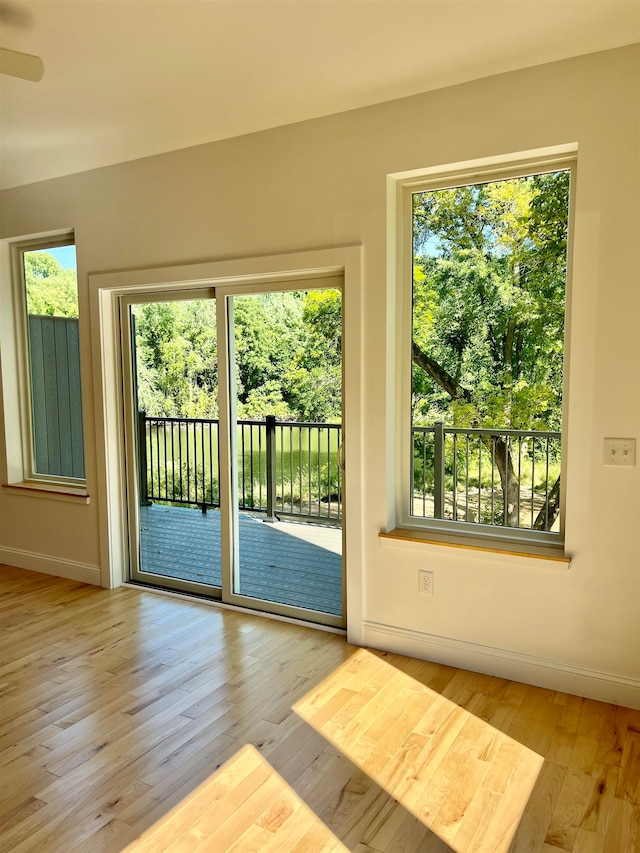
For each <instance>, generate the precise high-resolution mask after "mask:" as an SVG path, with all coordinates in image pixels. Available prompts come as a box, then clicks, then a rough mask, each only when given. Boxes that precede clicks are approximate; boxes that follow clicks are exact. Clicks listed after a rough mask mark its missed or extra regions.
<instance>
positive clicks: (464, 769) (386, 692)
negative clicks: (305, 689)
mask: <svg viewBox="0 0 640 853" xmlns="http://www.w3.org/2000/svg"><path fill="white" fill-rule="evenodd" d="M293 709H294V711H295V712H296V713H297V714H299V715H300V716H301V717H302V718H303V719H304V720H305V721H306V722H307V723H308V724H309V725H311V726H312V727H313V728H314V729H316V731H318V732H319V733H320V734H322V736H323V737H324V738H326V740H328V741H329V742H330V743H332V744H333V745H334V746H335V747H336V748H337V749H339V750H340V751H341V752H342V753H343V754H344V755H345V756H346V757H347V758H349V759H350V761H351V762H352V763H353V764H354V765H356V766H357V767H359V768H360V769H361V770H362V771H363V772H364V773H366V774H367V775H368V776H369V777H370V778H371V779H373V780H374V781H375V782H376V783H377V784H378V785H379V786H380V787H381V788H383V789H384V790H385V791H386V792H387V793H388V794H389V795H390V796H392V797H393V798H394V799H396V800H397V801H398V802H399V803H400V804H401V805H402V806H403V807H404V808H405V809H406V810H407V811H408V812H410V813H411V814H413V815H415V817H417V818H418V819H419V820H420V821H421V822H422V823H423V824H424V825H425V826H427V827H428V828H429V829H430V830H431V831H432V832H434V833H435V834H436V835H438V836H439V837H440V838H441V839H443V840H444V841H445V842H446V843H447V844H448V845H449V846H450V847H451V849H452V850H454V851H456V853H468V851H470V850H474V851H478V853H480V851H485V853H502V851H505V853H506V851H507V850H508V849H509V846H510V843H511V841H512V840H513V836H514V834H515V832H516V830H517V828H518V824H519V822H520V819H521V817H522V814H523V812H524V810H525V807H526V805H527V803H528V801H529V797H530V796H531V792H532V790H533V787H534V785H535V782H536V779H537V778H538V775H539V773H540V771H541V769H542V765H543V763H544V759H543V758H542V757H541V756H540V755H538V754H537V753H535V752H533V751H532V750H530V749H527V747H525V746H523V745H522V744H520V743H518V742H517V741H515V740H513V739H512V738H509V737H507V736H506V735H505V734H503V733H502V732H501V731H499V730H498V729H495V728H494V727H493V726H491V725H489V724H488V723H486V722H484V721H483V720H481V719H479V718H478V717H475V716H474V715H473V714H471V713H470V712H469V711H466V710H465V709H464V708H461V707H460V706H459V705H456V704H455V702H452V701H450V700H449V699H447V698H445V697H444V696H441V695H440V694H439V693H437V692H436V691H434V690H431V689H430V688H429V687H426V686H425V685H423V684H421V683H420V682H418V681H416V680H415V679H413V678H411V677H410V676H409V675H407V674H406V673H404V672H401V671H400V670H398V669H396V668H395V667H394V666H392V665H391V664H389V663H387V662H386V661H384V660H383V659H382V658H381V657H379V656H377V655H375V654H372V653H371V652H368V651H366V650H365V649H360V650H359V651H358V652H357V653H356V654H355V655H353V656H352V657H351V658H350V659H349V660H348V661H347V662H346V663H344V664H343V665H342V666H341V667H339V668H338V669H337V670H335V671H334V672H333V673H332V674H331V675H330V676H329V677H328V678H327V679H325V680H324V681H323V682H322V683H321V684H320V685H319V686H318V687H316V688H314V690H312V691H311V692H310V693H309V694H308V695H307V696H305V697H304V698H303V699H302V700H301V701H300V702H298V703H296V704H295V705H294V708H293Z"/></svg>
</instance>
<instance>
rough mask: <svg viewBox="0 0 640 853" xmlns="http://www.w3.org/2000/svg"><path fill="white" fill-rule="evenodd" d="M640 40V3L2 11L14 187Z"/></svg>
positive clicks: (6, 5)
mask: <svg viewBox="0 0 640 853" xmlns="http://www.w3.org/2000/svg"><path fill="white" fill-rule="evenodd" d="M637 41H640V0H0V44H2V46H3V47H6V48H10V49H12V50H20V51H25V52H27V53H34V54H37V55H39V56H41V57H42V58H43V60H44V66H45V75H44V78H43V79H42V81H41V82H40V83H30V82H26V81H23V80H17V79H12V78H9V77H0V187H12V186H18V185H21V184H26V183H32V182H34V181H40V180H44V179H48V178H52V177H58V176H61V175H66V174H70V173H74V172H80V171H84V170H86V169H92V168H96V167H99V166H106V165H110V164H112V163H117V162H121V161H125V160H133V159H136V158H139V157H146V156H149V155H152V154H159V153H162V152H165V151H171V150H174V149H178V148H185V147H188V146H191V145H198V144H201V143H205V142H211V141H213V140H217V139H224V138H228V137H232V136H237V135H240V134H245V133H251V132H253V131H258V130H263V129H266V128H270V127H276V126H279V125H283V124H288V123H290V122H297V121H302V120H304V119H309V118H314V117H317V116H322V115H328V114H331V113H335V112H341V111H343V110H349V109H353V108H356V107H362V106H366V105H369V104H374V103H378V102H381V101H386V100H391V99H393V98H400V97H404V96H407V95H412V94H416V93H418V92H424V91H427V90H431V89H437V88H441V87H443V86H449V85H452V84H456V83H461V82H464V81H468V80H472V79H476V78H479V77H485V76H488V75H491V74H497V73H501V72H504V71H511V70H514V69H517V68H524V67H528V66H531V65H538V64H540V63H544V62H551V61H553V60H557V59H564V58H567V57H571V56H577V55H579V54H583V53H591V52H593V51H598V50H605V49H608V48H612V47H619V46H621V45H625V44H630V43H632V42H637Z"/></svg>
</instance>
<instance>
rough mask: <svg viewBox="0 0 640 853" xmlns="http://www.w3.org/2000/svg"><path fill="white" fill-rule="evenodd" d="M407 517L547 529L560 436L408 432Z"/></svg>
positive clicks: (556, 485)
mask: <svg viewBox="0 0 640 853" xmlns="http://www.w3.org/2000/svg"><path fill="white" fill-rule="evenodd" d="M411 443H412V454H411V503H410V511H411V515H413V516H414V517H418V518H435V519H450V520H453V521H466V522H472V523H477V524H491V525H499V526H504V527H515V528H521V529H530V530H540V531H550V530H553V529H554V525H555V524H556V522H557V518H558V513H559V503H560V497H559V495H560V444H561V433H559V432H552V431H542V430H510V429H504V430H500V429H496V430H493V429H459V428H455V427H445V425H444V423H443V422H442V421H437V422H436V423H435V424H434V425H433V426H414V427H412V429H411Z"/></svg>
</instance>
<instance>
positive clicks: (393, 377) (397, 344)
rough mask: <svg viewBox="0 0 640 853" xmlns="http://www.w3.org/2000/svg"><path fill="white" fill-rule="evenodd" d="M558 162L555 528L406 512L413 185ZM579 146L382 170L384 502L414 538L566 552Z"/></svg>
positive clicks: (519, 172)
mask: <svg viewBox="0 0 640 853" xmlns="http://www.w3.org/2000/svg"><path fill="white" fill-rule="evenodd" d="M556 169H558V170H559V169H569V170H570V171H571V192H570V196H569V227H568V238H567V280H566V292H565V329H564V341H565V346H564V363H563V398H562V450H561V481H560V485H561V488H560V499H561V504H560V505H561V514H560V532H559V533H550V532H542V531H532V530H526V529H524V530H523V529H515V528H501V527H498V526H490V525H482V524H474V523H469V522H463V521H453V520H446V519H445V520H441V519H430V518H425V519H422V518H418V517H416V516H412V515H411V514H410V512H409V495H410V467H411V466H410V454H411V444H410V442H411V319H412V318H411V311H412V282H413V230H412V229H413V223H412V197H413V194H414V193H416V192H420V191H423V190H429V189H444V188H447V187H456V186H463V185H469V184H475V183H482V182H484V181H493V180H503V179H508V178H516V177H523V176H526V175H531V174H536V173H538V174H539V173H541V172H545V171H546V172H550V171H554V170H556ZM576 172H577V145H575V144H572V145H562V146H557V147H553V148H546V149H541V150H539V151H533V152H522V153H519V154H511V155H507V156H504V157H491V158H483V159H481V160H475V161H468V162H464V163H458V164H450V165H447V166H441V167H432V168H427V169H424V170H413V171H411V172H402V173H396V174H392V175H389V176H388V177H387V218H388V264H387V276H388V302H389V308H390V312H389V313H390V319H389V354H388V361H387V365H388V376H389V380H390V381H389V388H390V394H389V401H390V403H391V405H392V411H391V412H390V413H389V419H388V422H389V427H390V430H389V432H390V436H391V445H392V446H391V447H390V459H392V460H393V465H390V469H391V470H392V476H391V478H390V480H391V487H390V489H391V492H390V494H389V502H390V505H391V506H392V510H391V512H390V514H389V523H388V529H389V531H403V532H405V533H406V534H408V535H409V537H410V536H411V535H412V531H413V532H414V533H415V537H416V541H420V540H422V539H424V537H425V535H428V536H429V538H430V540H431V541H433V542H434V543H435V542H441V543H442V544H457V545H460V546H464V547H469V546H471V547H473V543H477V547H479V548H480V547H491V545H492V543H493V544H495V545H496V546H497V547H499V548H504V547H505V545H507V546H508V545H509V543H510V544H511V545H512V546H513V547H514V548H517V549H518V550H521V551H522V552H523V553H524V554H526V553H528V552H533V553H539V552H540V549H541V548H542V549H544V550H545V551H546V550H548V551H549V553H555V554H560V553H561V554H564V522H565V517H566V493H567V492H566V485H567V484H566V471H567V464H566V461H567V459H566V457H567V449H566V436H567V432H568V411H569V398H568V389H569V381H568V380H569V355H570V353H569V341H570V318H571V282H572V255H573V230H574V218H575V217H574V213H575V195H576Z"/></svg>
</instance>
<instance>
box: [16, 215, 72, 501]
mask: <svg viewBox="0 0 640 853" xmlns="http://www.w3.org/2000/svg"><path fill="white" fill-rule="evenodd" d="M70 245H75V235H74V233H73V231H68V230H65V231H62V232H55V233H49V234H45V235H41V236H37V237H31V238H28V239H22V240H16V241H11V242H10V243H8V258H7V259H6V260H7V262H8V266H9V277H10V281H11V288H10V293H9V294H8V296H9V298H10V302H11V306H10V310H8V311H7V312H6V315H7V320H9V318H10V320H11V329H10V330H9V329H6V330H5V328H3V329H2V334H3V338H4V336H5V331H6V332H9V331H10V334H7V336H6V339H5V340H6V346H3V352H2V356H3V358H2V363H3V381H4V385H8V387H9V394H8V395H7V397H6V398H5V401H4V404H5V422H6V428H7V457H8V458H7V477H6V479H7V482H6V485H7V486H10V487H14V486H19V487H20V488H21V490H29V489H33V490H34V491H36V492H38V494H42V495H44V496H46V497H50V498H51V499H54V500H55V499H67V498H68V497H69V496H71V497H79V498H81V499H83V500H84V501H86V499H87V497H88V496H87V492H86V479H85V478H75V477H63V476H54V475H49V474H40V473H36V472H35V451H34V435H33V417H32V408H31V371H30V365H29V347H28V328H27V302H26V282H25V277H24V260H23V256H24V254H25V252H31V251H37V250H43V251H46V250H47V249H54V248H58V247H60V246H70ZM81 372H82V367H81ZM11 377H12V378H11ZM7 380H8V381H7Z"/></svg>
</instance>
